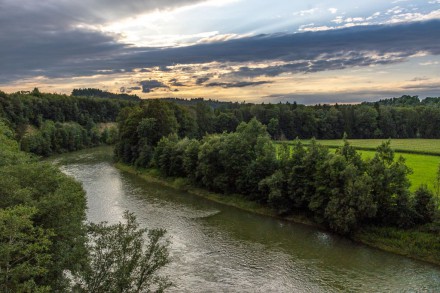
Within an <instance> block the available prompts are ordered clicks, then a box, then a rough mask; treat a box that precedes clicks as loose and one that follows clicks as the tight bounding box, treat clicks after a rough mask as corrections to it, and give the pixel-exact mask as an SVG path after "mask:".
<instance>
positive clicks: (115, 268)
mask: <svg viewBox="0 0 440 293" xmlns="http://www.w3.org/2000/svg"><path fill="white" fill-rule="evenodd" d="M124 219H125V223H119V224H116V225H107V224H106V223H100V224H90V225H89V231H88V235H89V242H88V245H87V248H88V258H89V266H88V267H87V268H86V269H85V270H83V271H82V272H81V273H80V274H78V275H77V276H76V286H75V289H76V290H78V291H80V292H96V293H100V292H102V293H107V292H163V291H164V290H165V289H166V288H168V287H170V286H171V282H170V281H169V280H168V278H167V277H163V276H160V275H159V270H160V269H161V268H163V267H164V266H165V265H167V264H168V263H169V255H168V248H167V246H168V242H167V241H164V239H163V237H164V235H165V230H160V229H159V230H149V231H148V230H147V229H144V228H139V224H138V223H137V221H136V217H135V216H134V215H133V214H132V213H129V212H128V211H126V212H125V213H124ZM145 234H147V235H148V243H147V244H146V243H145V240H144V236H145Z"/></svg>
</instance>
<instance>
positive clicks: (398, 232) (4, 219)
mask: <svg viewBox="0 0 440 293" xmlns="http://www.w3.org/2000/svg"><path fill="white" fill-rule="evenodd" d="M75 94H78V95H82V94H91V95H94V97H78V96H75V95H72V96H66V95H56V94H43V93H40V92H39V91H38V89H34V90H33V91H32V92H18V93H14V94H6V93H3V92H0V118H1V123H0V130H1V132H0V142H1V146H2V147H1V149H0V173H1V176H0V194H1V197H0V230H1V231H2V233H0V235H1V240H0V245H1V248H2V249H0V251H1V254H2V258H1V261H0V278H1V286H2V287H1V290H2V291H4V292H17V291H39V292H45V291H62V290H66V288H68V287H69V286H75V289H76V290H78V291H81V290H84V291H87V290H90V289H91V288H93V290H95V291H96V292H99V291H101V292H106V291H112V290H119V291H124V290H125V291H127V290H130V288H133V286H136V285H135V283H133V282H135V281H136V280H139V279H136V278H140V279H142V280H144V283H142V286H144V287H142V288H143V289H145V288H146V287H149V286H152V288H155V289H157V290H159V291H160V290H162V289H164V288H166V287H168V286H169V285H170V284H169V282H167V280H166V279H163V278H156V277H155V276H156V275H155V274H156V273H157V270H158V269H159V268H160V267H161V266H163V265H165V264H166V263H167V262H168V256H167V250H166V249H165V247H166V243H163V242H162V240H161V239H162V237H163V231H162V232H161V231H157V232H155V233H152V234H150V236H151V237H150V238H149V242H148V244H147V249H146V250H145V251H141V250H140V248H142V247H143V243H142V241H143V240H142V239H143V238H142V235H143V234H144V233H145V231H144V230H142V229H138V228H139V227H137V225H136V223H135V221H134V219H133V217H132V216H131V215H129V214H127V215H126V219H125V220H126V223H125V224H120V225H119V226H106V225H104V224H102V225H97V226H96V225H90V226H85V225H84V224H83V222H84V219H85V212H84V211H85V208H86V204H85V197H84V191H83V190H82V188H81V186H80V185H79V184H78V183H76V182H74V181H73V180H72V179H70V178H68V177H67V176H65V175H63V174H62V173H61V172H60V171H58V170H57V169H56V168H54V167H52V166H49V165H47V164H44V163H41V162H40V161H38V160H37V159H36V158H35V157H33V156H32V155H30V154H29V153H28V152H31V153H34V154H37V155H40V156H49V155H51V154H53V153H60V152H68V151H74V150H77V149H81V148H85V147H91V146H95V145H99V144H102V143H116V145H115V156H116V158H117V159H118V160H120V161H121V162H124V163H126V164H128V165H133V166H136V167H143V168H155V169H156V170H158V172H160V173H161V174H162V175H163V176H165V177H170V178H172V177H181V178H183V179H181V182H183V184H187V183H188V184H194V185H196V186H199V187H202V188H204V189H208V190H211V191H215V192H217V193H219V194H229V195H230V196H228V198H229V199H230V200H231V201H234V198H236V199H237V202H239V203H240V204H241V203H247V202H250V203H255V204H257V205H258V206H262V207H265V209H268V210H270V211H273V212H274V213H276V214H278V215H280V216H283V217H289V216H290V215H293V214H296V213H300V214H301V215H304V216H306V217H308V218H309V219H312V220H313V221H315V222H316V223H318V224H320V225H321V226H323V227H324V226H326V227H328V229H331V230H333V231H335V232H337V233H340V234H344V235H348V236H349V237H352V238H354V239H359V240H361V241H363V242H364V243H369V244H371V245H375V246H379V247H381V248H383V249H388V250H393V251H397V252H400V253H403V254H407V255H410V256H413V257H418V258H421V259H425V260H429V261H432V262H435V263H440V261H439V259H440V256H439V251H440V248H439V247H438V245H439V244H438V243H440V241H439V233H438V231H439V228H438V210H437V205H438V204H437V202H436V198H435V197H434V196H433V194H432V192H431V191H430V190H429V189H428V188H426V187H425V186H420V187H419V188H417V190H416V191H415V192H413V193H411V192H410V191H409V184H410V183H409V181H408V177H407V175H408V174H409V173H410V170H409V168H408V167H407V166H406V164H405V161H404V159H402V158H396V157H395V156H394V152H393V150H392V149H391V148H390V145H389V143H385V144H383V145H381V146H380V147H379V148H378V149H377V151H376V153H375V154H374V156H373V157H372V158H370V159H367V160H363V159H362V158H361V156H360V155H359V154H358V153H357V152H356V150H355V149H354V148H353V147H352V146H350V145H349V144H348V143H347V142H344V144H343V145H342V146H341V147H340V148H339V149H338V151H337V152H336V153H332V152H330V151H329V150H328V149H327V148H326V147H324V146H322V145H319V144H317V143H316V142H314V141H313V142H312V143H311V144H310V145H309V146H308V147H304V146H303V145H302V144H301V143H300V142H298V141H297V142H295V144H294V146H293V150H292V149H291V148H290V147H288V146H287V145H286V146H284V145H283V146H282V147H281V148H278V149H277V148H276V147H275V145H274V143H273V141H272V139H279V138H288V139H292V138H295V137H297V136H298V137H300V138H310V137H312V136H315V137H317V138H338V137H342V134H343V133H344V132H346V133H348V135H349V137H354V138H373V137H379V138H382V137H405V138H407V137H426V138H433V137H435V138H439V137H440V133H438V129H440V127H437V124H436V123H437V121H440V119H437V118H439V117H440V107H438V105H439V101H440V99H438V98H431V99H425V100H424V101H422V102H420V101H419V100H418V99H414V97H408V96H404V97H402V98H400V99H395V100H390V101H381V102H379V103H376V104H362V105H355V106H353V105H351V106H350V105H335V106H328V105H318V106H313V107H306V106H304V105H296V104H283V105H282V104H278V105H270V104H269V105H254V104H244V103H242V104H240V103H222V102H217V101H208V102H206V103H205V102H204V101H201V100H197V99H196V100H191V101H186V100H175V101H174V102H166V101H165V102H163V101H157V100H152V101H148V102H145V101H139V100H138V99H136V97H128V98H127V97H125V96H124V97H122V99H118V95H114V94H112V95H107V94H106V93H105V92H102V91H96V90H94V89H86V90H79V91H76V92H75ZM416 100H417V101H416ZM186 104H189V105H186ZM117 117H118V118H117ZM434 118H436V119H434ZM115 121H117V122H118V128H117V129H116V128H115V127H112V126H111V124H110V127H107V126H108V125H109V124H108V123H112V122H115ZM106 125H107V126H106ZM20 148H21V150H20ZM24 151H26V152H24ZM218 198H220V200H221V198H222V196H219V197H218ZM249 206H253V204H249ZM271 213H272V212H271ZM124 235H125V236H127V237H128V238H124ZM118 237H122V238H118ZM88 239H90V240H88ZM105 239H107V240H108V241H105ZM112 239H121V241H118V243H115V242H112V241H110V240H112ZM101 240H102V241H101ZM120 243H125V244H124V245H122V246H121V245H120ZM403 243H404V244H403ZM102 249H104V250H106V251H108V252H109V253H108V254H106V255H105V257H103V258H97V255H98V254H97V251H100V250H102ZM124 249H127V250H124ZM151 249H153V251H156V252H157V253H153V254H152V255H153V259H150V260H151V262H143V261H142V260H143V259H144V255H145V253H147V252H148V251H150V252H151ZM121 253H123V254H124V253H128V254H129V253H133V254H131V255H130V257H132V258H131V260H132V262H130V263H129V264H127V263H125V262H121V261H119V260H120V257H121V255H122V254H121ZM125 255H127V254H125ZM100 262H110V263H112V264H114V266H111V269H110V270H107V271H106V274H105V278H107V279H104V280H107V281H105V282H103V283H99V282H97V279H96V278H100V277H102V275H100V274H99V273H100V271H99V270H98V269H97V268H98V267H102V266H101V264H102V263H100ZM131 264H132V265H131ZM137 264H140V266H137ZM125 265H128V266H129V267H127V266H125ZM129 268H130V269H129ZM146 268H147V270H148V272H149V273H150V275H149V277H148V278H145V276H144V275H143V274H142V272H145V271H144V269H146ZM92 271H93V272H94V273H95V274H90V273H91V272H92ZM127 274H130V275H132V276H133V278H132V279H130V280H132V281H133V280H135V281H133V282H131V281H130V282H125V281H124V282H122V280H127ZM69 276H70V277H69ZM95 277H96V278H95ZM73 281H75V283H72V282H73ZM137 284H138V285H139V283H137ZM116 288H117V289H116Z"/></svg>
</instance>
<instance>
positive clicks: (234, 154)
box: [115, 101, 437, 234]
mask: <svg viewBox="0 0 440 293" xmlns="http://www.w3.org/2000/svg"><path fill="white" fill-rule="evenodd" d="M176 109H178V108H176V106H175V105H173V104H168V103H165V102H161V101H151V102H149V103H144V104H141V105H139V106H136V107H134V108H131V109H130V108H127V109H124V110H123V111H122V112H121V115H120V116H119V118H118V122H119V135H120V136H119V141H118V142H117V144H116V147H115V156H116V158H117V159H118V160H121V161H123V162H125V163H128V164H133V165H136V166H139V167H144V168H150V167H153V168H157V169H159V170H160V171H161V172H162V174H163V175H164V176H171V177H184V178H187V179H188V180H189V181H190V182H191V183H192V184H195V185H198V186H201V187H203V188H206V189H209V190H212V191H215V192H218V193H225V194H239V195H240V196H243V197H245V198H247V199H249V200H252V201H256V202H259V203H261V204H263V205H267V206H270V207H272V208H273V209H274V210H275V211H276V212H277V213H279V214H280V215H289V214H292V213H297V212H302V213H306V214H307V215H309V216H310V217H311V218H313V219H315V221H316V222H317V223H320V224H323V225H325V226H327V227H329V228H330V229H331V230H333V231H335V232H338V233H341V234H350V233H352V232H354V231H356V230H357V229H359V228H361V227H363V226H365V225H383V226H396V227H402V228H408V227H413V226H415V225H419V224H425V223H430V222H432V221H433V220H434V218H435V217H436V213H437V203H436V202H435V199H434V196H433V194H432V193H431V192H430V191H429V190H428V189H427V188H426V186H421V187H420V188H419V189H418V190H417V191H416V192H415V193H414V194H411V193H410V191H409V186H410V183H409V180H408V178H407V175H408V174H409V173H410V172H411V170H410V169H409V168H408V167H407V166H406V164H405V160H404V159H403V158H402V157H399V158H396V157H395V156H394V152H393V151H392V149H391V148H390V144H389V142H388V143H384V144H382V145H381V146H380V147H378V149H377V151H376V154H375V156H374V157H373V158H372V159H369V160H362V159H361V157H360V155H359V154H358V153H357V152H356V150H355V149H354V148H353V147H351V146H350V145H349V144H348V142H347V141H345V144H344V146H343V147H341V148H339V149H338V150H337V151H336V153H332V152H330V151H329V149H328V148H326V147H324V146H321V145H319V144H317V143H316V142H312V143H311V145H309V146H307V147H305V146H303V145H302V144H301V143H300V142H299V141H297V142H296V143H295V144H294V146H293V147H291V146H289V145H287V144H286V145H281V146H279V147H277V146H276V145H275V144H274V143H273V141H272V139H271V136H270V134H269V133H268V131H267V130H268V128H269V126H265V125H264V124H263V123H261V122H260V121H258V119H257V118H252V119H251V120H250V121H249V122H241V123H240V124H239V125H238V126H237V128H236V130H235V131H231V132H226V131H225V132H222V133H217V134H210V135H206V136H204V137H203V138H198V137H197V135H195V136H193V137H191V136H190V135H188V134H191V133H192V132H191V131H190V132H189V133H188V132H186V131H183V130H182V128H181V127H182V125H181V124H180V123H179V122H180V121H181V119H182V117H181V115H180V116H179V114H180V112H179V111H176ZM372 109H373V108H372ZM219 116H220V115H219Z"/></svg>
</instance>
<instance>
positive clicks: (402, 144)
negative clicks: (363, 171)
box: [301, 138, 440, 156]
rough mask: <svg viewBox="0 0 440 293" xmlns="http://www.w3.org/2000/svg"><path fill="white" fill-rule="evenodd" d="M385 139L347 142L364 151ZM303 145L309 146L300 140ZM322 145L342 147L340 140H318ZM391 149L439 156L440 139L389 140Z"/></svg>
mask: <svg viewBox="0 0 440 293" xmlns="http://www.w3.org/2000/svg"><path fill="white" fill-rule="evenodd" d="M384 141H387V139H349V140H348V142H349V143H350V144H351V145H352V146H354V147H356V148H358V149H364V150H374V149H376V148H377V147H378V146H379V145H380V144H381V143H382V142H384ZM301 142H302V143H304V144H309V143H310V140H301ZM318 142H319V143H320V144H322V145H326V146H329V147H339V146H342V144H343V141H342V139H329V140H325V139H323V140H318ZM391 147H392V148H393V149H394V150H395V151H396V152H399V153H414V154H428V155H436V156H440V139H422V138H411V139H391Z"/></svg>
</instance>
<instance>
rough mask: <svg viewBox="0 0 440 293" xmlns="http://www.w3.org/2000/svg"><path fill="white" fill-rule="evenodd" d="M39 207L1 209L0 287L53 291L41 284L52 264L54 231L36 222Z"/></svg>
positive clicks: (7, 289)
mask: <svg viewBox="0 0 440 293" xmlns="http://www.w3.org/2000/svg"><path fill="white" fill-rule="evenodd" d="M36 213H37V209H36V208H32V207H26V206H21V205H18V206H14V207H9V208H6V209H0V291H1V292H5V293H7V292H11V293H13V292H50V289H51V288H50V286H47V285H41V284H39V283H40V282H39V281H40V279H41V278H44V277H45V276H46V275H47V273H48V270H47V267H48V266H50V264H51V262H50V258H51V255H50V253H49V248H50V246H51V241H50V237H51V236H52V233H51V231H49V230H44V229H42V228H40V227H37V226H35V224H34V222H33V218H34V217H35V215H36Z"/></svg>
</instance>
